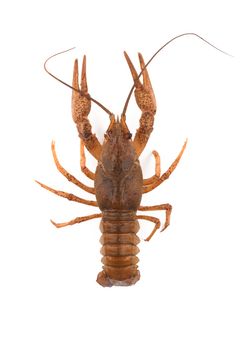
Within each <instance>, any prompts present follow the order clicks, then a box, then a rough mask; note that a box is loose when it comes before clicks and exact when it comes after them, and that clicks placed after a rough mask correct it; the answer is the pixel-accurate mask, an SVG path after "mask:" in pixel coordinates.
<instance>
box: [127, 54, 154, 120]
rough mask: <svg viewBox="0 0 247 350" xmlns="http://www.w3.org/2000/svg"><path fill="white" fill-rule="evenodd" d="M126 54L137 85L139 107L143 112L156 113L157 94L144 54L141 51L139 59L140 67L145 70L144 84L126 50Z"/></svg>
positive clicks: (136, 94)
mask: <svg viewBox="0 0 247 350" xmlns="http://www.w3.org/2000/svg"><path fill="white" fill-rule="evenodd" d="M124 56H125V58H126V61H127V63H128V66H129V69H130V72H131V75H132V77H133V80H134V85H135V88H136V89H135V98H136V103H137V105H138V107H139V108H140V109H141V111H142V112H148V113H151V114H155V112H156V101H155V96H154V92H153V88H152V85H151V81H150V78H149V75H148V71H147V69H146V68H145V69H144V67H145V62H144V59H143V57H142V55H141V54H140V53H139V54H138V56H139V61H140V67H141V70H143V69H144V70H143V72H142V75H143V84H142V83H141V81H140V79H139V77H138V74H137V71H136V69H135V67H134V65H133V63H132V62H131V60H130V58H129V56H128V55H127V53H126V52H124Z"/></svg>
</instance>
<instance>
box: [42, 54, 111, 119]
mask: <svg viewBox="0 0 247 350" xmlns="http://www.w3.org/2000/svg"><path fill="white" fill-rule="evenodd" d="M74 49H75V47H71V48H70V49H68V50H64V51H61V52H58V53H55V54H54V55H52V56H50V57H48V58H47V59H46V60H45V62H44V70H45V71H46V73H48V74H49V75H50V76H51V77H52V78H54V79H56V80H57V81H59V82H60V83H62V84H64V85H65V86H67V87H69V88H70V89H72V90H74V91H76V92H78V93H79V94H80V95H81V96H83V97H86V98H87V99H88V100H91V101H92V102H94V103H95V104H96V105H98V106H99V107H100V108H102V109H103V110H104V111H105V112H106V113H107V114H109V115H110V116H111V115H112V114H113V113H112V112H110V111H109V109H107V108H106V107H105V106H103V105H102V104H101V103H100V102H99V101H97V100H95V99H94V98H92V97H91V96H89V95H88V94H84V93H83V92H82V91H81V90H79V89H76V88H74V87H73V86H71V85H69V84H67V83H65V82H64V81H63V80H61V79H59V78H58V77H56V76H55V75H54V74H52V73H51V72H50V71H49V70H48V69H47V67H46V65H47V62H48V61H50V59H52V58H53V57H56V56H58V55H61V54H63V53H65V52H68V51H71V50H74Z"/></svg>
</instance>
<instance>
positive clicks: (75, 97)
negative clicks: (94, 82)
mask: <svg viewBox="0 0 247 350" xmlns="http://www.w3.org/2000/svg"><path fill="white" fill-rule="evenodd" d="M72 86H73V87H74V88H75V89H77V90H79V89H80V87H79V72H78V60H75V63H74V73H73V82H72ZM80 91H81V94H80V93H78V92H77V91H74V90H73V92H72V117H73V120H74V122H75V123H80V122H82V121H83V118H85V117H87V116H88V114H89V112H90V109H91V101H90V99H89V98H88V96H87V95H88V89H87V78H86V56H84V57H83V63H82V74H81V90H80Z"/></svg>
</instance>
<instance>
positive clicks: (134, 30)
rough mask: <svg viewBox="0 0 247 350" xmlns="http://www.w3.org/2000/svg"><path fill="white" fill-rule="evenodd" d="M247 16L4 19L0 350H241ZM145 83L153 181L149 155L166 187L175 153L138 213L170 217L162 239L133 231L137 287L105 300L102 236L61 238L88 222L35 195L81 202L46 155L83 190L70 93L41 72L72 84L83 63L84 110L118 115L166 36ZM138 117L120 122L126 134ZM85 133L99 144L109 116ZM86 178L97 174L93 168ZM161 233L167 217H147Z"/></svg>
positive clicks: (162, 4)
mask: <svg viewBox="0 0 247 350" xmlns="http://www.w3.org/2000/svg"><path fill="white" fill-rule="evenodd" d="M244 3H245V1H236V0H235V1H216V0H214V1H209V0H208V1H155V0H153V1H122V2H120V1H107V0H105V1H95V0H91V1H83V0H81V1H75V0H72V1H66V2H65V1H64V2H62V1H27V0H26V1H8V2H5V3H2V4H1V11H0V13H1V65H0V69H1V71H0V82H1V104H0V108H1V138H0V142H1V145H0V147H1V148H0V149H1V163H0V164H1V173H0V174H1V185H0V186H1V192H0V200H1V236H0V269H1V271H0V283H1V286H0V308H1V309H0V348H1V349H2V350H14V349H26V350H29V349H30V350H31V349H32V350H33V349H35V350H40V349H42V350H43V349H45V350H56V349H58V350H65V349H73V350H79V349H99V348H100V349H108V350H112V349H116V348H117V349H120V350H122V349H134V348H138V349H142V348H144V347H145V348H150V349H155V350H159V349H167V350H180V349H190V350H198V349H200V350H202V349H211V350H216V349H227V350H228V349H229V350H230V349H238V350H243V349H245V350H246V348H247V334H246V329H247V301H246V295H247V284H246V268H247V254H246V251H247V237H246V234H247V225H246V198H247V191H246V175H247V171H246V146H247V141H246V123H245V120H246V116H247V113H246V112H247V107H246V91H247V83H246V81H247V73H246V72H247V70H246V62H247V60H246V56H247V51H246V15H245V10H244ZM188 31H193V32H196V33H198V34H200V35H202V36H204V37H205V38H206V39H207V40H209V41H211V42H212V43H213V44H215V45H216V46H218V47H220V48H221V49H223V50H225V51H227V52H229V53H231V54H232V55H233V56H234V58H232V57H229V56H226V55H223V54H221V53H220V52H218V51H216V50H214V49H213V48H211V47H210V46H208V45H206V44H204V43H203V42H202V41H200V40H199V39H197V38H195V37H184V38H181V39H179V40H177V41H175V42H174V43H173V44H171V45H169V46H168V47H167V48H166V49H165V50H164V51H163V52H162V53H160V54H159V56H157V58H156V59H155V60H154V61H153V62H152V64H151V65H150V67H149V72H150V76H151V79H152V83H153V87H154V91H155V94H156V99H157V105H158V108H157V115H156V118H155V127H154V132H153V134H152V136H151V138H150V141H149V143H148V145H147V147H146V150H145V152H144V154H143V156H142V157H141V163H142V165H143V169H144V174H145V176H150V175H152V173H153V169H154V162H153V158H152V155H151V151H152V150H153V149H157V150H158V151H159V152H160V155H161V160H162V163H161V165H162V170H163V171H165V170H166V169H167V168H168V166H169V165H170V164H171V162H172V161H173V160H174V159H175V157H176V155H177V154H178V152H179V150H180V148H181V146H182V144H183V142H184V140H185V138H186V137H188V138H189V143H188V147H187V149H186V151H185V153H184V156H183V159H182V160H181V162H180V164H179V166H178V168H177V169H176V171H175V172H174V173H173V175H172V177H171V178H170V179H169V180H168V181H167V182H166V183H164V184H163V185H162V186H160V187H159V189H156V190H155V191H153V193H150V194H147V195H146V196H144V198H143V201H142V203H143V204H145V205H148V204H150V205H152V204H159V203H166V202H169V203H171V204H172V205H173V207H174V210H173V213H172V221H171V226H170V227H169V228H168V229H167V231H165V232H163V233H159V232H158V233H157V234H156V235H155V236H154V237H153V239H152V240H151V241H150V242H149V243H147V242H144V241H143V238H145V237H146V236H147V235H148V234H149V233H150V232H151V230H152V225H151V223H145V222H142V223H141V230H140V237H141V238H142V242H141V244H140V250H141V252H140V254H139V257H140V264H139V266H140V270H141V275H142V276H141V280H140V281H139V282H138V283H137V284H136V285H135V286H133V287H129V288H120V287H118V288H116V287H115V288H111V289H109V288H105V289H104V288H102V287H100V286H99V285H98V284H97V283H96V282H95V279H96V275H97V273H98V272H99V271H100V268H101V263H100V253H99V250H100V244H99V237H100V231H99V228H98V224H99V220H94V221H90V222H86V223H83V224H80V225H75V226H72V227H69V228H64V229H60V230H56V229H55V228H54V227H53V226H52V225H51V224H50V222H49V219H50V218H52V219H54V220H56V221H58V222H61V221H66V220H70V219H72V218H74V217H76V216H83V215H88V214H89V213H93V212H96V211H95V209H94V208H91V207H87V206H83V205H80V204H78V203H71V202H68V201H67V200H66V199H63V198H59V197H57V196H55V195H52V194H50V193H48V192H46V191H45V190H43V189H41V188H40V187H38V185H36V184H35V183H34V181H33V179H38V180H40V181H43V182H45V183H46V184H48V185H50V186H53V187H55V188H58V189H61V190H64V191H68V192H73V193H75V194H77V195H80V196H82V197H83V198H88V199H89V198H91V196H90V195H89V194H87V193H83V192H82V191H80V190H79V189H77V188H76V187H75V186H74V185H72V184H70V183H68V182H67V180H66V179H65V178H64V177H63V176H62V175H61V174H59V173H58V172H57V170H56V168H55V165H54V164H53V161H52V156H51V151H50V143H51V140H52V139H54V140H56V145H57V152H58V156H59V159H60V161H61V163H62V164H63V165H64V167H65V168H66V169H68V170H69V171H71V172H72V173H73V174H74V175H75V176H77V177H79V178H80V179H82V181H83V182H85V183H87V184H90V180H88V179H86V178H85V176H82V175H81V173H80V168H79V139H78V137H77V132H76V129H75V125H74V123H73V121H72V118H71V111H70V99H71V91H70V90H69V89H68V88H66V87H65V86H63V85H61V84H59V83H58V82H57V81H55V80H53V79H51V78H50V77H49V76H48V75H47V74H46V73H45V72H44V70H43V66H42V65H43V62H44V60H45V59H46V58H47V57H48V56H49V55H51V54H53V53H56V52H59V51H61V50H64V49H67V48H69V47H72V46H76V47H77V49H76V50H74V51H71V52H70V53H67V54H64V55H61V56H59V57H57V58H56V59H54V60H53V61H52V62H50V63H49V69H50V70H52V72H53V73H54V74H56V75H58V76H59V77H60V78H61V79H63V80H65V81H67V82H68V83H70V82H71V75H72V66H73V60H74V58H76V57H82V55H83V54H85V53H86V54H87V58H88V85H89V87H90V93H91V95H92V96H93V97H94V98H96V99H98V100H99V101H101V102H102V103H103V104H104V105H105V106H106V107H107V108H109V109H110V110H112V111H113V112H114V113H116V114H120V113H121V111H122V108H123V104H124V102H125V99H126V97H127V94H128V91H129V89H130V87H131V85H132V81H131V76H130V73H129V71H128V67H127V64H126V62H125V60H124V57H123V54H122V52H123V50H127V52H128V53H129V55H130V57H131V58H132V60H133V62H134V63H135V65H137V64H138V61H137V52H138V51H141V52H142V53H143V55H144V58H146V59H148V58H149V57H150V56H151V55H152V54H153V53H154V52H155V51H156V50H157V49H158V48H159V47H160V46H161V45H162V44H164V43H165V42H166V41H167V40H169V39H171V38H172V37H173V36H175V35H177V34H180V33H183V32H188ZM139 117H140V112H139V110H138V109H137V108H136V105H135V101H134V99H133V98H132V99H131V105H130V107H129V109H128V113H127V121H128V123H129V125H130V127H131V129H132V130H133V132H134V130H135V128H136V127H137V125H138V120H139ZM91 120H92V124H93V127H94V130H95V132H97V134H98V135H99V137H100V138H101V139H102V135H103V132H104V129H105V128H106V126H107V123H108V117H107V115H106V114H105V113H104V112H103V111H101V110H100V109H99V108H98V107H94V108H93V110H92V113H91ZM88 166H90V167H91V168H93V167H94V166H95V163H94V162H93V160H92V158H91V156H89V155H88ZM150 214H151V215H157V216H158V217H159V218H160V219H161V220H164V214H163V213H162V212H154V213H150Z"/></svg>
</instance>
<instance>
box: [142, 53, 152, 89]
mask: <svg viewBox="0 0 247 350" xmlns="http://www.w3.org/2000/svg"><path fill="white" fill-rule="evenodd" d="M138 57H139V61H140V66H141V70H143V69H144V67H145V62H144V59H143V57H142V54H141V53H140V52H139V53H138ZM142 76H143V86H144V88H146V89H151V90H152V91H153V88H152V84H151V81H150V78H149V75H148V71H147V69H144V70H143V73H142Z"/></svg>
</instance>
